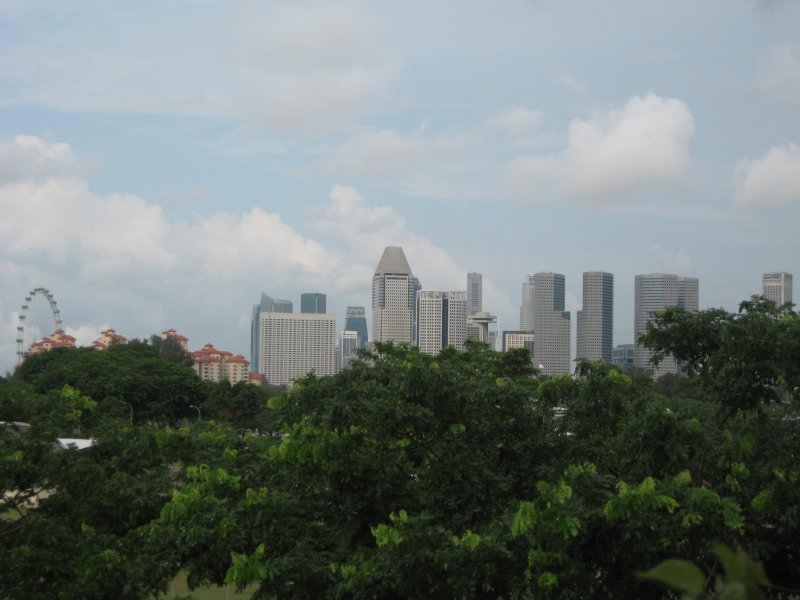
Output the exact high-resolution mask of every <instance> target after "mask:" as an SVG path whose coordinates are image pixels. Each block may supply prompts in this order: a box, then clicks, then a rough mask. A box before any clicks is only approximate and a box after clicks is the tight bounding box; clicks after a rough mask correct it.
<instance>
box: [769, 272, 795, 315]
mask: <svg viewBox="0 0 800 600" xmlns="http://www.w3.org/2000/svg"><path fill="white" fill-rule="evenodd" d="M761 287H762V288H763V291H762V292H761V295H762V296H764V298H766V299H767V300H772V301H773V302H774V303H775V304H777V305H778V306H783V305H784V304H786V303H787V302H791V301H792V274H791V273H785V272H784V271H773V272H771V273H764V275H763V277H762V278H761Z"/></svg>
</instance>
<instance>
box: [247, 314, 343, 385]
mask: <svg viewBox="0 0 800 600" xmlns="http://www.w3.org/2000/svg"><path fill="white" fill-rule="evenodd" d="M259 322H260V328H259V333H260V335H259V344H258V346H259V348H258V349H259V363H258V373H259V374H261V375H262V376H263V377H265V378H266V380H267V383H271V384H276V385H287V384H290V383H292V382H293V381H294V380H295V379H296V378H297V377H300V376H302V375H306V374H307V373H311V372H312V371H313V372H314V373H316V374H317V375H320V376H324V375H333V374H334V372H335V371H336V316H335V315H333V314H317V313H306V314H304V313H299V314H298V313H281V312H262V313H260V315H259Z"/></svg>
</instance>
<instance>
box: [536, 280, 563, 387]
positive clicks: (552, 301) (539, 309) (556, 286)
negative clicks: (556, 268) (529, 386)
mask: <svg viewBox="0 0 800 600" xmlns="http://www.w3.org/2000/svg"><path fill="white" fill-rule="evenodd" d="M565 287H566V286H565V282H564V276H563V275H561V274H560V273H536V274H535V275H534V276H533V334H534V336H535V338H534V342H533V359H534V362H535V363H536V366H537V367H539V368H540V369H541V370H542V372H544V373H545V374H547V375H565V374H567V373H569V372H570V362H569V359H570V314H569V312H567V311H565V310H564V297H565V295H566V291H565Z"/></svg>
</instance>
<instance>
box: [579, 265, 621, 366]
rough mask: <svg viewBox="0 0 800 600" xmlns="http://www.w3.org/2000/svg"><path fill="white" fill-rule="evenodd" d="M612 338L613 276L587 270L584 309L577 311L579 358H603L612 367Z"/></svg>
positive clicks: (584, 280) (585, 274)
mask: <svg viewBox="0 0 800 600" xmlns="http://www.w3.org/2000/svg"><path fill="white" fill-rule="evenodd" d="M613 336H614V276H613V275H612V274H611V273H603V272H601V271H587V272H586V273H584V274H583V310H579V311H578V341H577V346H578V347H577V349H576V358H586V359H589V360H600V359H603V360H604V361H606V362H607V363H608V364H611V360H612V358H613V356H612V354H613V348H614V340H613Z"/></svg>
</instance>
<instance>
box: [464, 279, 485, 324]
mask: <svg viewBox="0 0 800 600" xmlns="http://www.w3.org/2000/svg"><path fill="white" fill-rule="evenodd" d="M482 310H483V275H481V274H480V273H467V311H468V312H467V314H468V315H471V314H472V313H477V312H481V311H482Z"/></svg>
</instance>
